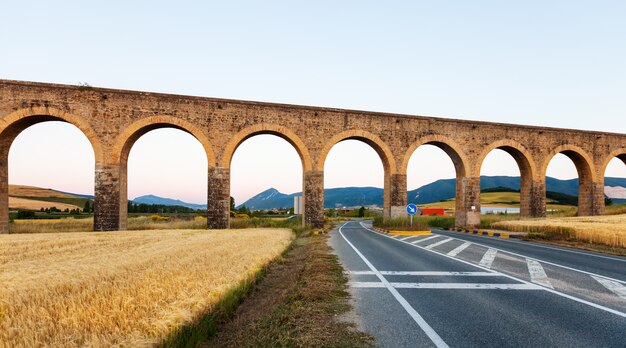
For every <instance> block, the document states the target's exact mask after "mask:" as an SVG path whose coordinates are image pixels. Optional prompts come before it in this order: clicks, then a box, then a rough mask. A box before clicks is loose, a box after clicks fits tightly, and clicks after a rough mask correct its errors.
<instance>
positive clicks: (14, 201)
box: [9, 197, 82, 210]
mask: <svg viewBox="0 0 626 348" xmlns="http://www.w3.org/2000/svg"><path fill="white" fill-rule="evenodd" d="M9 207H11V209H24V210H39V209H41V208H44V209H47V208H52V207H56V208H57V209H60V210H65V209H69V210H72V209H77V208H78V209H82V208H81V207H79V206H76V205H73V204H67V203H60V202H47V201H38V200H36V199H27V198H18V197H9Z"/></svg>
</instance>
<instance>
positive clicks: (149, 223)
mask: <svg viewBox="0 0 626 348" xmlns="http://www.w3.org/2000/svg"><path fill="white" fill-rule="evenodd" d="M206 227H207V222H206V218H205V217H201V216H198V217H196V218H194V219H191V220H188V219H169V220H152V219H150V218H148V217H145V216H139V217H132V218H128V229H129V230H135V231H137V230H180V229H186V230H189V229H206ZM92 230H93V218H85V219H73V218H64V219H49V220H46V219H24V220H14V221H13V223H11V224H10V225H9V232H10V233H51V232H89V231H92Z"/></svg>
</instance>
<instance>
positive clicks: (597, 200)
mask: <svg viewBox="0 0 626 348" xmlns="http://www.w3.org/2000/svg"><path fill="white" fill-rule="evenodd" d="M591 185H592V187H591V189H592V193H591V211H590V212H591V215H604V180H602V181H601V182H594V183H592V184H591Z"/></svg>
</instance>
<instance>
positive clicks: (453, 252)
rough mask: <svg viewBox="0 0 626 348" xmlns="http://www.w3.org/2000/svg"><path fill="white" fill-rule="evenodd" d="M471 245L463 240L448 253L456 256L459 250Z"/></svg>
mask: <svg viewBox="0 0 626 348" xmlns="http://www.w3.org/2000/svg"><path fill="white" fill-rule="evenodd" d="M470 245H472V243H470V242H465V243H463V244H461V245H459V246H458V247H456V248H454V249H453V250H452V251H450V252H449V253H448V255H449V256H457V255H458V254H459V253H460V252H461V251H463V250H465V249H466V248H467V247H468V246H470Z"/></svg>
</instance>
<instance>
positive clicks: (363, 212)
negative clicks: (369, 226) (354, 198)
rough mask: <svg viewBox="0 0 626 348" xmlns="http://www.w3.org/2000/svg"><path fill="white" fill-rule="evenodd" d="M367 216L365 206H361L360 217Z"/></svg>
mask: <svg viewBox="0 0 626 348" xmlns="http://www.w3.org/2000/svg"><path fill="white" fill-rule="evenodd" d="M364 216H365V207H361V208H359V217H364Z"/></svg>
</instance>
